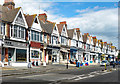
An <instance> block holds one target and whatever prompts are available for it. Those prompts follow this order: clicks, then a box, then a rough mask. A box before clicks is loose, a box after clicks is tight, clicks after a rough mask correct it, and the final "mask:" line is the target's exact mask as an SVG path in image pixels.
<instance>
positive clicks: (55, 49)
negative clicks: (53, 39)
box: [47, 45, 60, 64]
mask: <svg viewBox="0 0 120 84" xmlns="http://www.w3.org/2000/svg"><path fill="white" fill-rule="evenodd" d="M59 54H60V47H59V46H52V45H47V55H48V63H50V64H51V63H59V60H60V59H59Z"/></svg>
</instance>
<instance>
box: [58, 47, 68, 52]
mask: <svg viewBox="0 0 120 84" xmlns="http://www.w3.org/2000/svg"><path fill="white" fill-rule="evenodd" d="M60 51H62V52H66V53H68V51H67V50H65V49H64V48H62V49H60Z"/></svg>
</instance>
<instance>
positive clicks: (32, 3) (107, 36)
mask: <svg viewBox="0 0 120 84" xmlns="http://www.w3.org/2000/svg"><path fill="white" fill-rule="evenodd" d="M118 1H119V0H71V1H69V0H64V1H63V0H24V1H23V0H14V2H15V4H16V7H22V10H23V12H24V13H25V14H39V13H46V14H47V16H48V20H49V21H52V22H56V23H59V22H61V21H66V22H67V25H68V29H71V28H80V30H81V32H82V33H83V34H84V33H89V34H90V35H91V36H96V37H97V39H102V40H103V41H104V42H108V43H110V42H112V43H113V45H114V46H116V47H118ZM3 2H4V0H0V4H3Z"/></svg>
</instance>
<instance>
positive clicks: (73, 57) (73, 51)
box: [70, 48, 78, 62]
mask: <svg viewBox="0 0 120 84" xmlns="http://www.w3.org/2000/svg"><path fill="white" fill-rule="evenodd" d="M77 50H78V49H76V48H70V58H71V61H72V62H76V60H78V52H77Z"/></svg>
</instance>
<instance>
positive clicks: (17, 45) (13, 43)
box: [4, 40, 27, 48]
mask: <svg viewBox="0 0 120 84" xmlns="http://www.w3.org/2000/svg"><path fill="white" fill-rule="evenodd" d="M4 45H5V46H15V47H22V48H26V47H27V46H26V43H20V42H15V41H7V40H5V41H4Z"/></svg>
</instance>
